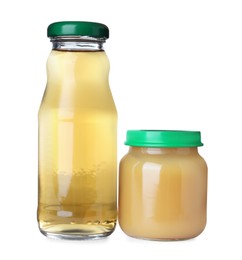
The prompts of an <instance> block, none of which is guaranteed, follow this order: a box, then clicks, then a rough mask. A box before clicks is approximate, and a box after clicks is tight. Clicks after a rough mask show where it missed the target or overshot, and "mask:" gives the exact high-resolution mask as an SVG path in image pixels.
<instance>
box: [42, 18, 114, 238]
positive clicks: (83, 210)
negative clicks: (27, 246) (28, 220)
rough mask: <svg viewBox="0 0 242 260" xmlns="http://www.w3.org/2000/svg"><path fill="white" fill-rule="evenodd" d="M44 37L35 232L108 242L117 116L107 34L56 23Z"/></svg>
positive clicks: (99, 27)
mask: <svg viewBox="0 0 242 260" xmlns="http://www.w3.org/2000/svg"><path fill="white" fill-rule="evenodd" d="M48 37H50V39H51V42H52V44H53V47H52V51H51V53H50V55H49V58H48V61H47V86H46V90H45V93H44V96H43V100H42V103H41V106H40V110H39V200H38V223H39V228H40V231H41V232H42V233H43V234H44V235H46V236H49V237H55V238H66V239H83V238H84V239H86V238H98V237H103V236H108V235H109V234H111V233H112V232H113V230H114V228H115V225H116V218H117V206H116V204H117V203H116V197H117V195H116V193H117V187H116V186H117V183H116V178H117V112H116V108H115V104H114V101H113V98H112V94H111V91H110V88H109V83H108V74H109V60H108V58H107V56H106V53H105V51H104V49H103V44H104V43H105V40H106V39H107V38H108V37H109V29H108V27H107V26H105V25H103V24H100V23H92V22H57V23H53V24H51V25H50V26H49V27H48ZM103 148H105V149H103Z"/></svg>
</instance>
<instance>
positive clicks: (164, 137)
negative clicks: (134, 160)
mask: <svg viewBox="0 0 242 260" xmlns="http://www.w3.org/2000/svg"><path fill="white" fill-rule="evenodd" d="M124 144H125V145H129V146H138V147H164V148H165V147H167V148H169V147H170V148H171V147H198V146H203V143H202V142H201V132H200V131H184V130H128V131H127V133H126V141H125V143H124Z"/></svg>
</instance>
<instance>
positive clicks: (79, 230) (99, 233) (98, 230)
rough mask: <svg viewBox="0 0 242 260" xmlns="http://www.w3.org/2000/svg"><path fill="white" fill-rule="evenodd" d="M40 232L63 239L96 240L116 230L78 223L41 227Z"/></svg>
mask: <svg viewBox="0 0 242 260" xmlns="http://www.w3.org/2000/svg"><path fill="white" fill-rule="evenodd" d="M39 229H40V232H41V233H42V234H43V235H45V236H46V237H49V238H54V239H61V240H94V239H101V238H105V237H107V236H109V235H111V234H112V233H113V231H114V227H113V228H112V229H107V228H105V227H103V226H96V225H95V226H90V225H78V227H76V225H75V227H73V226H72V225H70V226H69V225H56V226H53V227H51V228H48V229H45V230H43V229H42V228H41V227H39Z"/></svg>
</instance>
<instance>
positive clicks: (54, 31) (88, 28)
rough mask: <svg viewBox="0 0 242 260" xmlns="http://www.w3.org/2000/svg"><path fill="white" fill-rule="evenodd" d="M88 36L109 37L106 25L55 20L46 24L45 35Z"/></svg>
mask: <svg viewBox="0 0 242 260" xmlns="http://www.w3.org/2000/svg"><path fill="white" fill-rule="evenodd" d="M75 35H76V36H88V37H93V38H102V39H103V38H105V39H108V37H109V29H108V27H107V26H106V25H104V24H101V23H93V22H74V21H73V22H71V21H66V22H64V21H63V22H56V23H52V24H50V25H49V26H48V29H47V36H48V37H55V36H75Z"/></svg>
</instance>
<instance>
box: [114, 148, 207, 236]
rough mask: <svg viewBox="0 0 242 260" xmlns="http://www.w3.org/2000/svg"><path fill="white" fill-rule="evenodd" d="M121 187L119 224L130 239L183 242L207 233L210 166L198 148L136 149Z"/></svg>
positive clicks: (123, 163)
mask: <svg viewBox="0 0 242 260" xmlns="http://www.w3.org/2000/svg"><path fill="white" fill-rule="evenodd" d="M119 187H120V188H119V223H120V226H121V228H122V230H123V231H124V232H125V233H126V234H127V235H129V236H132V237H137V238H145V239H151V240H181V239H189V238H193V237H195V236H197V235H199V234H200V233H201V232H202V231H203V229H204V228H205V225H206V201H207V166H206V163H205V161H204V160H203V158H202V157H201V156H200V155H199V154H198V152H197V148H147V147H130V150H129V153H128V154H127V155H126V156H125V157H124V158H123V159H122V160H121V162H120V177H119Z"/></svg>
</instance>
